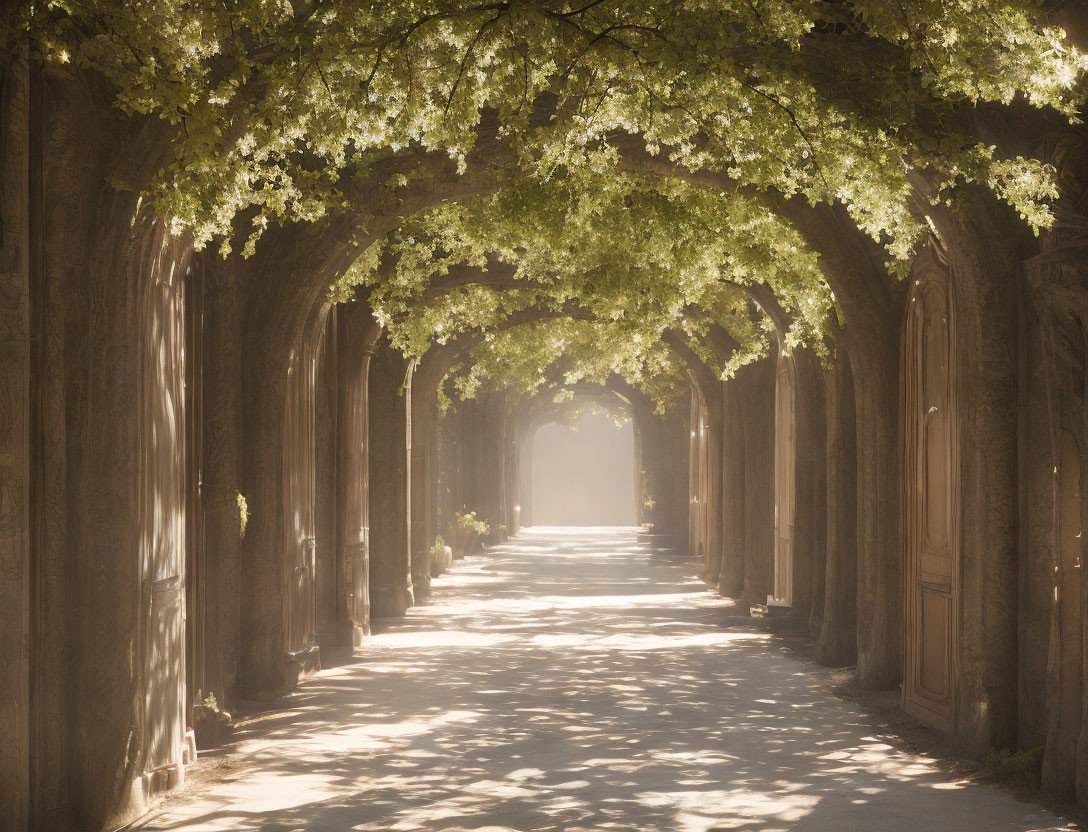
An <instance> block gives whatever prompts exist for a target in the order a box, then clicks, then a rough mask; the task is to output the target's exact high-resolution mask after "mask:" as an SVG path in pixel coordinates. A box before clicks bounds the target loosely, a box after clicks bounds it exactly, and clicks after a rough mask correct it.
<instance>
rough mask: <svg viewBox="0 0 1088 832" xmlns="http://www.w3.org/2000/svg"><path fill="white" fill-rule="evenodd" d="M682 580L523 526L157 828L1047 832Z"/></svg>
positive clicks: (305, 688)
mask: <svg viewBox="0 0 1088 832" xmlns="http://www.w3.org/2000/svg"><path fill="white" fill-rule="evenodd" d="M694 571H695V570H694V564H692V563H690V562H687V561H684V560H681V559H676V558H672V559H670V558H665V557H659V556H655V555H653V554H651V553H650V552H648V551H647V550H646V549H644V548H642V547H640V546H638V545H637V544H636V543H635V536H634V534H633V532H631V531H630V530H579V532H578V533H572V532H571V531H569V530H568V531H564V530H555V529H534V530H529V531H528V532H525V533H523V535H522V536H521V537H520V538H519V539H517V540H516V541H513V542H511V543H510V544H508V545H505V546H502V547H497V548H495V549H492V550H489V551H488V552H486V553H484V554H483V555H480V556H476V557H473V558H470V559H468V560H466V561H462V562H459V563H458V564H456V565H455V567H454V570H453V571H452V572H451V573H450V574H448V575H446V576H444V577H443V578H441V579H440V580H438V581H436V582H435V584H434V595H433V597H432V598H431V599H430V600H429V601H428V603H426V604H425V605H423V606H420V607H417V608H414V609H412V610H411V611H410V613H409V615H408V616H407V617H406V618H405V619H404V620H403V621H399V622H394V623H383V624H382V625H380V627H379V628H378V632H377V634H376V635H375V636H374V637H373V638H371V639H370V640H369V641H368V642H367V643H366V644H365V645H364V647H363V648H362V649H361V650H360V651H359V652H358V654H357V655H356V656H355V658H354V659H353V660H352V661H350V662H349V663H347V664H345V665H343V666H340V667H337V668H335V669H333V670H329V671H324V672H323V673H321V674H320V675H319V676H317V677H316V678H313V679H311V680H309V681H307V682H305V683H304V684H303V685H302V687H301V688H300V690H299V692H298V693H297V694H295V695H294V696H292V697H290V698H289V700H286V701H285V702H284V703H283V707H282V708H280V709H278V710H274V711H270V712H267V713H265V714H262V715H258V716H254V717H251V718H249V719H248V720H246V721H245V722H244V724H243V725H242V727H241V730H240V733H239V736H238V739H237V740H236V742H235V744H234V747H233V748H232V749H231V750H230V753H229V754H228V755H227V756H226V757H225V758H224V761H225V762H224V763H221V764H220V765H226V767H223V768H220V769H216V770H215V771H213V772H212V774H211V775H210V778H209V782H206V783H203V784H201V786H200V788H198V789H191V790H189V791H188V792H186V793H184V794H181V795H179V796H176V797H174V798H171V799H170V801H169V802H168V803H167V804H165V805H164V806H163V807H162V809H161V810H160V811H159V812H158V813H157V814H156V815H154V816H153V817H152V818H151V819H149V821H148V822H147V823H146V825H145V826H144V828H146V829H155V830H197V829H200V830H256V829H260V830H276V831H277V832H289V830H297V829H305V830H336V831H337V832H340V830H374V832H377V830H416V829H418V830H486V832H500V830H521V831H524V830H566V831H568V832H573V831H574V830H617V831H618V832H636V831H637V832H645V830H678V832H709V831H710V830H726V829H729V830H750V831H751V832H756V830H759V832H774V830H870V829H878V830H887V831H888V832H894V830H908V829H909V830H911V831H912V832H915V830H917V829H920V828H921V829H927V830H956V831H957V832H963V831H964V830H987V832H1004V831H1005V830H1007V831H1008V832H1013V830H1019V831H1022V830H1034V829H1050V828H1054V827H1057V826H1058V825H1059V822H1058V821H1057V820H1056V819H1055V818H1053V816H1051V815H1049V814H1047V813H1046V812H1044V811H1042V810H1041V809H1038V808H1037V807H1034V806H1029V805H1024V804H1020V803H1018V802H1016V801H1015V800H1014V799H1013V798H1012V797H1011V796H1009V795H1007V794H1005V793H1003V792H1000V791H997V790H993V789H989V788H986V787H984V786H979V785H975V784H967V783H959V782H953V781H950V780H949V779H948V777H947V776H946V775H944V774H942V773H941V772H939V771H938V770H937V769H936V767H935V766H933V765H932V764H931V763H929V762H928V761H926V760H924V759H922V758H919V757H916V756H912V755H910V754H907V753H904V752H901V751H898V750H895V749H893V748H891V747H890V746H889V745H887V744H886V743H884V742H882V741H881V740H880V739H879V738H878V737H876V736H874V733H873V728H872V726H871V723H870V722H869V721H868V719H867V718H866V717H865V716H863V715H862V714H861V713H860V712H859V711H858V710H856V709H855V708H853V707H852V706H851V705H850V704H848V703H845V702H842V701H840V700H838V699H835V698H834V697H832V696H831V695H830V694H829V693H828V689H827V677H826V675H825V674H824V673H823V671H821V670H820V669H819V668H816V667H814V666H812V665H808V664H805V663H803V662H801V661H798V660H797V659H796V658H795V657H793V656H791V655H790V654H789V653H788V652H787V651H786V650H785V648H783V647H781V646H780V645H778V644H777V643H775V642H773V641H771V640H770V639H769V638H768V637H767V636H765V635H763V634H761V633H758V632H756V631H755V630H754V629H747V628H744V627H727V626H725V622H726V621H728V620H730V617H731V616H730V613H731V609H730V605H729V602H728V601H725V600H723V599H721V598H717V597H716V596H714V595H713V594H711V593H708V592H707V591H706V590H705V589H704V587H703V585H702V584H701V583H700V582H699V581H697V580H696V579H695V578H694V577H693V575H694Z"/></svg>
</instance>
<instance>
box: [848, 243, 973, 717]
mask: <svg viewBox="0 0 1088 832" xmlns="http://www.w3.org/2000/svg"><path fill="white" fill-rule="evenodd" d="M930 257H931V258H932V255H931V256H930ZM954 325H955V321H954V316H953V307H952V295H951V276H950V273H949V271H948V269H947V268H946V267H945V266H944V265H942V264H941V263H939V262H937V261H936V260H934V259H926V260H925V261H923V262H922V263H920V264H919V265H916V267H915V273H914V275H913V284H912V286H911V296H910V303H909V305H908V309H907V326H906V342H905V350H904V354H905V357H906V366H905V374H904V381H905V390H904V392H905V396H904V403H905V407H906V466H905V472H906V483H905V486H906V487H905V489H904V494H905V497H906V541H907V570H906V592H907V597H906V628H907V634H906V635H907V639H906V651H905V662H906V667H905V673H904V680H903V699H904V703H903V704H904V709H905V710H907V711H908V712H909V713H911V714H912V715H914V716H915V717H917V718H919V719H921V720H923V721H925V722H928V723H929V724H931V725H933V726H934V727H937V728H940V729H941V730H945V731H951V730H952V728H953V726H954V723H955V719H956V714H955V703H956V690H957V687H958V666H959V661H958V657H959V528H958V527H959V522H958V520H959V516H958V502H959V501H958V497H957V456H958V454H957V444H956V442H957V439H956V387H955V378H954V371H953V366H952V356H953V350H954V337H955V331H954ZM859 624H860V622H859Z"/></svg>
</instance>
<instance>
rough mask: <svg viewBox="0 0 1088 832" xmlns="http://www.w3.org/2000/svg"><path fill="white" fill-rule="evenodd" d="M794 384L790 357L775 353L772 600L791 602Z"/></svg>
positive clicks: (794, 428)
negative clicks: (776, 357)
mask: <svg viewBox="0 0 1088 832" xmlns="http://www.w3.org/2000/svg"><path fill="white" fill-rule="evenodd" d="M795 400H796V384H795V370H794V363H793V358H791V357H790V356H788V355H783V354H782V353H781V352H780V353H779V356H778V372H777V375H776V379H775V388H774V411H775V412H774V428H775V436H774V600H775V601H777V602H779V603H782V604H792V603H793V527H794V515H795V513H796V511H795V508H796V504H797V499H796V493H797V477H796V468H797V441H796V434H797V429H796V425H797V422H796V404H795Z"/></svg>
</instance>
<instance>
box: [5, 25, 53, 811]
mask: <svg viewBox="0 0 1088 832" xmlns="http://www.w3.org/2000/svg"><path fill="white" fill-rule="evenodd" d="M3 76H4V81H5V84H4V88H3V90H2V94H3V98H2V99H0V115H2V118H0V126H2V129H3V133H2V134H0V152H2V155H0V181H2V182H3V186H2V188H0V220H2V221H3V229H2V231H3V237H2V243H0V245H2V247H0V401H2V402H3V412H2V413H0V425H2V427H0V656H3V661H0V691H3V692H4V694H3V703H2V704H0V817H3V818H4V819H5V822H7V823H10V824H11V828H12V829H21V828H25V827H26V826H27V824H28V822H29V817H30V753H31V752H30V737H31V712H30V689H31V680H30V661H31V656H30V644H31V639H32V614H31V583H32V570H33V567H32V564H31V552H30V546H31V503H30V492H31V468H30V465H31V463H30V448H31V444H30V443H31V434H30V432H31V414H30V373H29V370H30V338H31V335H30V325H31V323H30V314H31V313H30V250H31V239H30V211H31V205H30V176H31V152H30V117H31V114H30V65H29V46H28V44H27V43H26V42H25V41H23V42H21V43H20V44H19V45H18V47H17V49H16V51H15V53H14V54H12V55H10V56H8V57H7V58H6V66H5V67H4V73H3ZM58 716H59V715H58Z"/></svg>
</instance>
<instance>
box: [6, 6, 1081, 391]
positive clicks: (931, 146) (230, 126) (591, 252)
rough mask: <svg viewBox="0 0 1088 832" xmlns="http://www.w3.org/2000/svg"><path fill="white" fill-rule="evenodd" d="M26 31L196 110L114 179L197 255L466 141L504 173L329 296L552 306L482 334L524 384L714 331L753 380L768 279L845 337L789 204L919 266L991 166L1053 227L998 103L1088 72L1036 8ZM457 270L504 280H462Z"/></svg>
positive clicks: (332, 11) (94, 21) (172, 16)
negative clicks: (939, 213)
mask: <svg viewBox="0 0 1088 832" xmlns="http://www.w3.org/2000/svg"><path fill="white" fill-rule="evenodd" d="M26 35H29V37H31V38H32V40H33V42H34V43H35V45H36V47H37V48H38V49H39V50H40V51H41V53H42V54H43V56H44V58H45V59H46V60H47V61H50V62H53V63H54V64H57V65H63V64H75V65H77V66H79V67H80V68H82V69H83V70H85V71H88V72H90V73H93V74H96V75H97V76H99V77H101V78H103V79H104V80H105V82H106V83H107V84H108V85H109V89H110V90H111V94H112V95H113V96H114V98H115V102H116V106H117V107H118V108H119V109H120V110H121V111H122V112H123V113H125V114H128V115H129V116H131V117H133V118H146V119H152V120H160V121H161V122H163V123H165V124H167V125H170V127H171V129H170V131H169V142H170V153H169V162H168V163H167V164H166V165H165V166H164V167H163V168H162V169H161V170H160V171H158V172H157V174H156V175H155V176H154V178H153V179H151V180H149V181H147V182H115V183H114V184H115V185H116V186H118V187H133V188H136V189H140V190H143V191H145V192H146V194H147V195H148V196H149V197H151V198H152V199H153V201H154V204H155V206H156V208H157V210H158V211H159V212H160V213H161V214H162V216H163V218H164V219H165V220H166V221H167V222H169V223H170V224H171V227H172V228H173V229H174V230H175V231H176V232H177V233H189V234H191V235H192V237H193V239H194V240H195V242H196V244H197V245H198V246H202V245H204V244H206V243H209V242H212V241H213V240H218V241H219V242H220V244H222V245H223V246H224V248H229V247H230V246H231V244H232V243H233V242H234V241H237V240H247V239H248V240H249V245H248V247H247V248H246V251H247V253H248V252H250V251H253V250H254V247H255V246H256V245H259V243H257V239H258V238H259V237H260V236H261V235H262V234H267V233H269V229H275V228H276V227H277V226H278V225H279V224H282V223H287V222H303V223H320V222H321V221H322V220H323V218H326V217H329V216H331V215H338V216H351V215H352V213H353V212H359V211H361V210H362V209H363V208H365V207H366V206H367V205H368V204H369V203H371V202H372V201H373V200H374V187H375V182H374V179H373V176H374V174H375V172H378V173H379V175H380V181H379V183H378V186H379V187H381V188H384V189H386V190H388V191H389V192H391V193H393V194H396V193H397V189H398V188H402V187H404V186H405V185H407V184H409V183H411V182H412V181H413V179H415V178H418V177H419V176H421V175H422V174H423V172H425V171H426V170H427V169H428V167H429V166H433V165H434V164H437V163H438V161H439V160H441V161H442V162H443V163H445V164H449V163H450V162H451V160H452V163H453V164H454V165H455V166H456V170H457V173H458V175H460V176H462V177H463V178H464V179H465V180H466V182H469V183H471V182H472V181H474V180H473V177H474V176H476V175H477V171H476V168H477V167H478V166H479V165H480V164H481V163H482V162H483V161H486V162H487V163H488V164H493V165H494V164H497V165H498V170H499V177H498V180H497V183H496V184H494V185H489V186H488V187H481V188H479V192H478V193H473V192H472V189H471V188H469V189H468V191H467V192H468V193H469V194H470V195H469V197H468V198H465V199H461V200H459V201H457V202H452V201H450V202H441V201H440V204H438V205H437V207H433V208H430V209H427V210H424V211H423V212H421V213H417V214H415V215H411V216H408V217H407V218H406V219H405V220H404V221H403V222H402V223H401V225H400V227H399V228H398V230H397V231H396V232H394V233H393V234H392V235H391V236H390V237H388V238H386V239H383V240H381V241H379V242H378V243H376V244H375V245H374V246H371V247H370V248H369V249H367V250H366V251H364V252H361V253H360V257H359V259H358V261H357V262H356V265H355V266H354V267H352V269H351V270H349V272H348V273H346V274H345V275H343V276H342V277H341V278H340V279H339V280H338V281H337V282H336V284H335V285H333V286H332V287H330V293H331V295H330V297H331V298H332V299H334V300H342V299H345V298H347V297H350V296H351V295H352V293H353V292H354V291H355V289H356V288H357V287H359V286H363V287H365V290H366V291H367V293H368V297H369V301H370V302H371V303H372V304H373V306H374V308H375V312H376V314H377V315H378V317H379V319H380V320H381V321H382V323H383V324H385V325H386V326H387V327H388V328H389V331H390V335H391V338H392V340H393V342H394V343H395V344H397V345H398V346H400V347H401V348H403V349H404V350H405V351H407V352H410V353H413V354H415V355H423V354H425V353H426V351H427V349H428V348H429V346H430V345H431V344H432V343H438V344H441V343H442V342H443V341H448V340H449V339H452V338H456V337H457V335H458V334H460V333H463V332H468V331H470V330H474V331H484V330H487V329H491V328H494V327H495V325H496V324H497V323H498V322H499V321H501V320H504V319H506V318H508V316H510V315H511V314H512V313H515V312H525V311H526V310H529V309H542V310H544V309H549V310H552V311H553V312H554V313H555V315H554V316H553V317H552V318H542V319H541V320H540V321H538V322H537V323H534V324H532V325H526V326H524V327H517V328H514V329H510V330H508V331H504V332H501V333H498V334H495V335H494V337H492V338H490V339H489V340H486V341H485V342H484V344H483V345H481V346H478V347H477V348H476V349H477V356H478V357H479V358H480V360H481V361H482V362H483V364H482V365H481V366H487V365H488V362H490V366H491V367H492V369H493V370H494V371H495V372H498V371H499V365H500V364H501V365H502V366H503V367H505V371H509V372H513V368H517V372H514V375H515V376H517V375H519V374H520V379H521V382H524V383H525V384H526V385H528V386H527V388H526V389H529V388H530V387H532V384H531V383H530V382H531V379H532V378H539V375H540V373H539V372H538V371H540V370H541V368H543V367H547V366H553V365H556V366H558V365H560V364H562V362H563V360H568V359H570V357H571V356H574V355H577V356H578V360H579V362H581V365H582V366H583V367H584V368H585V369H583V370H581V371H579V372H582V373H584V377H585V378H591V377H597V378H599V377H601V376H602V374H605V373H606V372H621V373H623V374H624V375H625V376H626V377H628V378H630V379H633V380H639V381H643V382H645V383H647V384H650V383H651V382H650V381H648V379H650V378H658V379H659V380H660V379H663V378H665V377H667V376H668V374H669V373H670V372H672V371H673V370H674V369H675V368H674V367H672V368H670V365H669V364H668V359H667V358H665V357H664V355H665V350H664V349H663V347H662V340H661V339H662V334H663V333H665V332H666V331H679V332H681V333H682V334H683V336H684V337H685V338H687V339H688V342H689V343H690V344H691V345H692V347H693V348H695V349H697V350H699V349H702V346H701V341H700V338H699V336H700V331H701V329H700V328H705V327H706V326H707V325H708V323H707V322H708V320H710V321H712V322H714V323H717V324H721V325H723V326H724V327H725V329H726V330H727V331H728V332H729V334H730V336H731V337H732V338H733V339H734V340H735V341H736V342H737V343H738V345H739V346H738V349H737V350H736V352H735V353H734V356H733V359H732V360H731V362H727V363H726V364H725V365H723V366H719V367H718V368H717V369H719V370H720V371H721V372H723V373H724V374H728V373H729V372H731V371H732V370H733V369H735V367H736V366H737V365H738V364H739V363H743V362H744V361H746V360H750V359H751V358H752V357H754V356H757V355H759V354H763V353H764V352H765V351H766V349H767V345H768V338H769V336H770V334H771V331H772V329H773V328H772V327H771V325H770V323H769V322H768V321H767V320H765V319H761V318H760V317H759V316H758V315H756V316H755V317H753V314H752V313H753V305H752V301H751V300H750V298H749V296H748V294H746V293H745V287H752V286H755V285H761V286H765V287H767V288H769V289H770V290H771V291H772V292H773V294H774V297H775V298H777V300H778V302H779V303H780V304H781V306H782V308H783V310H784V312H785V314H786V315H787V316H788V320H789V327H788V330H787V331H786V332H784V333H782V346H783V348H786V349H791V348H793V347H794V346H797V345H799V344H807V345H808V346H811V347H813V348H814V349H816V350H818V351H825V352H826V349H827V347H826V343H825V342H826V337H825V336H826V335H827V334H828V332H829V331H830V328H832V327H833V325H834V324H835V322H836V321H837V317H838V313H837V310H836V304H835V298H834V295H833V293H832V292H831V290H830V289H829V288H828V285H827V282H826V280H825V279H824V276H823V275H822V274H821V266H820V260H819V252H818V251H816V250H814V249H813V247H812V245H811V243H812V241H811V240H806V239H805V238H804V237H803V236H802V235H801V234H800V233H799V231H798V229H797V228H796V227H795V225H794V224H793V223H792V222H791V220H790V218H789V217H788V216H786V215H785V214H784V213H783V212H782V211H781V210H780V206H781V205H782V204H783V201H792V202H796V203H798V204H801V205H817V204H838V205H842V206H844V207H845V209H846V211H848V213H849V216H850V217H851V218H852V220H853V222H854V223H855V225H856V227H857V229H858V230H859V232H860V233H863V234H865V235H867V236H868V237H869V238H870V239H871V240H872V241H874V242H875V244H877V245H879V246H880V247H882V248H883V250H884V252H885V253H886V257H887V261H888V266H889V269H891V270H892V271H897V272H898V273H900V274H902V273H904V270H905V266H906V264H908V263H909V261H910V259H911V257H912V256H913V254H914V252H915V251H916V250H917V247H918V245H919V244H920V242H922V241H924V240H925V239H927V237H928V236H929V235H930V234H931V233H932V231H931V223H930V222H929V221H928V220H927V210H928V208H929V206H930V205H931V204H932V203H934V202H942V203H946V204H949V205H954V204H955V201H956V198H957V192H958V189H959V188H960V187H962V186H964V185H968V184H969V185H972V186H974V187H976V188H982V189H986V190H988V191H990V192H991V193H992V194H993V195H994V197H996V198H997V199H999V200H1002V201H1004V202H1006V203H1008V204H1009V205H1010V206H1012V207H1013V208H1014V209H1015V210H1016V211H1017V212H1019V214H1020V216H1021V217H1022V219H1023V221H1024V223H1025V227H1027V228H1031V229H1035V230H1036V231H1038V230H1039V229H1042V228H1045V227H1047V226H1048V225H1049V224H1050V223H1051V222H1052V220H1053V204H1052V203H1053V201H1054V200H1055V199H1056V197H1057V195H1058V190H1057V184H1056V181H1055V171H1054V170H1053V168H1052V167H1051V166H1050V165H1048V164H1047V163H1046V162H1045V161H1042V160H1040V159H1038V158H1034V157H1033V156H1032V155H1031V153H1030V152H1024V150H1023V148H1009V147H1005V146H1003V145H1002V144H1001V143H1000V142H998V141H995V140H994V139H993V131H992V130H991V126H992V122H993V120H994V119H1000V118H1017V119H1020V120H1021V122H1023V123H1032V124H1034V123H1035V122H1045V123H1046V124H1047V125H1049V129H1059V130H1060V129H1063V128H1064V129H1068V128H1069V127H1070V125H1072V124H1075V123H1076V122H1077V120H1078V114H1079V108H1080V106H1081V104H1082V101H1083V98H1084V91H1085V70H1086V69H1088V57H1086V56H1085V55H1084V54H1082V53H1081V52H1080V51H1079V50H1078V49H1077V48H1076V47H1075V46H1073V45H1072V44H1071V43H1069V41H1068V40H1067V38H1066V36H1065V33H1064V32H1062V31H1061V30H1060V29H1058V28H1056V27H1054V26H1051V25H1049V24H1048V22H1047V19H1046V17H1045V14H1044V13H1043V11H1042V10H1041V8H1040V7H1039V6H1038V5H1036V4H1035V3H1032V2H1029V0H895V2H891V0H669V2H660V0H574V2H568V0H541V2H520V0H511V2H478V3H472V2H468V3H454V2H446V0H426V1H424V0H390V2H381V0H379V1H378V2H373V3H367V4H362V3H357V2H354V0H297V2H293V3H292V2H289V0H235V1H234V2H229V3H223V2H212V0H93V1H92V0H87V1H86V2H84V1H83V0H49V2H41V0H36V2H27V3H23V4H21V5H20V6H18V7H17V10H16V13H15V15H14V16H13V17H12V18H11V19H10V20H9V21H8V22H7V24H6V32H5V36H6V38H8V39H9V40H10V39H11V38H13V37H22V36H26ZM1029 132H1030V131H1029ZM1028 144H1029V150H1030V142H1029V143H1028ZM496 160H498V161H496ZM651 168H652V169H653V171H651ZM663 171H664V174H663V173H662V172H663ZM651 174H654V175H651ZM700 174H701V175H704V180H705V181H701V182H696V179H697V175H700ZM919 177H923V178H924V180H925V182H926V186H927V187H926V188H925V189H924V191H923V190H920V189H919V188H918V187H917V183H918V181H919ZM707 181H712V183H713V187H709V186H708V185H707ZM457 269H461V270H462V273H464V270H466V269H474V270H476V273H477V275H478V277H479V279H478V280H469V279H466V280H464V281H462V283H461V285H450V286H448V287H446V288H443V286H442V282H443V280H447V282H448V280H449V275H450V274H451V270H453V271H456V270H457ZM500 272H502V274H503V275H504V276H503V277H502V280H499V279H498V276H499V273H500ZM574 307H576V308H577V309H578V310H580V311H579V312H578V316H581V319H572V318H571V317H570V316H564V315H560V314H558V313H559V312H561V311H563V310H570V309H571V308H574ZM694 310H701V313H700V314H693V311H694ZM706 313H709V315H710V318H709V319H708V318H707V317H706ZM578 316H576V318H577V317H578ZM560 345H561V346H560ZM564 356H565V357H566V358H565V359H564V358H563V357H564ZM708 360H709V359H708ZM718 363H719V364H720V363H721V362H718ZM530 365H532V366H531V367H530ZM480 372H482V370H481V371H480ZM534 374H535V375H534ZM654 383H657V382H654ZM666 387H667V384H665V385H664V386H663V387H662V388H661V389H662V390H664V389H665V388H666Z"/></svg>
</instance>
